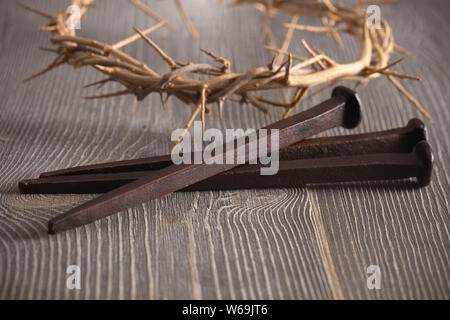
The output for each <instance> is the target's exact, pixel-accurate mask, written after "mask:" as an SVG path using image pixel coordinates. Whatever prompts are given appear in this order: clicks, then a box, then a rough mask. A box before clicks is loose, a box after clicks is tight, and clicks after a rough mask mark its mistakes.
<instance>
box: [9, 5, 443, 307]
mask: <svg viewBox="0 0 450 320" xmlns="http://www.w3.org/2000/svg"><path fill="white" fill-rule="evenodd" d="M24 2H26V3H29V4H30V5H33V6H35V7H38V8H41V9H43V10H47V11H51V12H56V11H59V10H61V9H62V8H63V2H62V1H56V0H52V1H50V0H47V1H43V0H39V1H24ZM185 2H186V1H185ZM147 3H152V8H153V9H154V10H155V11H157V12H158V13H160V14H161V15H162V16H165V17H168V18H169V20H170V22H171V23H172V24H174V25H175V26H176V28H177V32H170V31H169V30H158V31H156V32H154V33H152V34H151V37H152V39H153V40H154V41H156V42H157V43H159V44H160V45H161V47H162V48H163V49H164V50H166V51H167V52H168V53H169V54H171V55H172V56H173V57H175V58H176V59H177V60H181V61H196V62H199V61H208V58H207V57H205V56H203V55H202V54H201V53H200V51H199V50H198V48H199V47H201V48H205V49H209V50H212V51H214V52H216V53H218V54H220V55H222V56H225V57H227V58H229V59H230V60H231V61H232V63H233V64H232V68H233V69H234V70H236V71H239V70H248V69H250V68H253V67H255V66H259V65H263V64H266V63H268V62H269V61H270V59H271V57H272V55H271V54H270V53H268V52H265V51H264V50H263V49H262V43H261V42H260V29H259V22H260V18H261V17H260V14H259V12H258V11H256V10H254V9H252V8H250V7H241V8H222V7H220V6H219V5H217V4H216V2H214V1H209V0H198V1H189V4H190V5H189V6H187V8H186V9H187V11H188V12H189V14H190V16H191V18H192V20H193V23H194V25H195V26H196V27H197V29H198V31H199V33H200V36H201V39H200V42H199V43H198V44H197V43H195V42H194V41H192V40H191V39H190V38H189V34H188V33H187V31H185V29H183V26H182V23H181V21H180V19H179V16H178V13H177V12H176V11H175V9H174V8H175V7H174V6H173V4H171V2H168V1H147ZM449 10H450V2H449V1H426V2H425V1H418V0H417V1H403V2H402V3H401V4H400V5H397V6H393V7H384V8H383V11H382V14H383V15H384V17H385V18H386V19H388V21H389V22H390V23H391V25H392V26H393V30H394V35H395V37H396V40H397V42H398V43H399V44H400V45H402V46H403V47H405V48H407V49H409V50H410V51H412V52H414V53H415V55H416V57H415V59H413V60H411V59H405V60H404V61H403V62H402V63H401V64H400V65H399V66H398V67H396V69H397V70H399V71H401V72H408V73H411V74H415V75H419V76H420V77H421V78H422V79H423V80H422V81H421V82H412V81H408V82H407V81H405V82H404V83H405V86H406V87H407V88H408V89H409V90H410V91H411V92H412V93H413V94H414V95H415V96H416V97H417V98H418V99H419V100H420V101H421V102H422V103H423V105H424V106H425V107H426V109H427V110H428V111H429V113H430V114H431V115H432V116H433V117H434V119H435V120H436V122H435V124H431V123H430V122H427V121H426V120H424V121H425V122H426V125H427V126H428V129H429V140H430V144H431V145H432V147H433V151H434V155H435V168H434V177H433V180H432V183H431V185H430V186H429V187H427V188H423V189H417V188H415V185H414V183H413V182H411V181H398V182H383V183H369V184H368V183H356V184H346V185H334V186H320V187H319V186H316V187H308V188H296V189H273V190H248V191H245V190H244V191H223V192H189V193H188V192H184V193H176V194H173V195H169V196H166V197H164V198H162V199H159V200H155V201H151V202H149V203H146V204H144V205H141V206H139V207H137V208H134V209H131V210H128V211H127V212H123V213H120V214H118V215H115V216H112V217H110V218H108V219H105V220H102V221H99V222H96V223H94V224H91V225H88V226H85V227H82V228H79V229H76V230H73V231H69V232H66V233H63V234H60V235H57V236H50V235H48V234H47V233H46V230H47V229H46V225H47V221H48V220H49V219H50V218H51V217H54V216H56V215H58V214H60V213H62V212H64V211H66V210H68V209H70V208H72V207H74V206H76V205H78V204H81V203H83V202H85V201H87V200H89V199H92V198H93V197H95V195H84V196H78V195H52V196H50V195H21V194H19V193H18V188H17V182H18V181H19V180H21V179H24V178H31V177H37V176H38V175H39V173H40V172H42V171H46V170H54V169H59V168H64V167H68V166H75V165H82V164H90V163H96V162H103V161H111V160H120V159H128V158H135V157H143V156H149V155H158V154H164V153H167V152H169V150H170V147H171V143H170V141H169V137H170V133H171V131H172V130H173V129H174V128H177V127H181V126H183V124H184V121H185V120H186V118H187V117H188V115H189V113H190V111H191V108H192V107H186V106H184V105H182V104H181V103H180V102H178V101H176V100H172V99H171V100H169V103H168V107H167V110H165V111H164V110H163V109H162V107H161V105H160V102H159V97H158V96H156V95H155V96H152V97H150V98H147V99H146V100H145V101H143V102H140V103H138V102H136V101H135V99H134V98H133V97H120V98H115V99H110V100H98V101H86V100H83V99H82V98H81V97H82V96H86V95H90V94H94V93H96V91H95V90H94V89H92V88H90V89H82V86H83V85H85V84H88V83H90V82H93V81H96V80H99V79H101V75H99V74H98V73H96V72H94V71H93V70H90V69H80V70H73V69H72V68H71V67H67V66H64V67H61V68H60V69H57V70H55V71H53V72H51V73H49V74H47V75H45V76H43V77H41V78H39V79H38V80H35V81H32V82H30V83H22V80H23V79H24V78H26V77H27V76H29V75H31V74H33V73H35V72H37V71H39V70H40V69H42V68H43V67H45V66H46V65H47V64H48V63H50V62H51V60H52V59H53V58H54V57H53V55H52V54H51V53H48V52H43V51H39V47H41V46H44V47H45V46H48V41H47V33H45V32H42V31H37V30H36V28H37V27H38V26H40V25H43V24H44V23H45V22H46V21H45V20H44V19H43V18H41V17H39V16H37V15H35V14H32V13H30V12H27V11H25V10H23V9H21V8H19V7H18V6H17V4H16V2H15V1H1V2H0V18H1V19H0V21H1V24H0V31H1V34H2V37H1V39H0V49H1V55H0V77H1V84H2V85H1V86H0V97H1V99H0V101H1V102H0V298H2V299H11V298H21V299H37V298H39V299H71V298H77V299H91V298H103V299H116V298H119V299H129V298H145V299H147V298H150V299H166V298H169V299H170V298H177V299H183V298H188V299H191V298H193V299H228V298H231V299H233V298H244V299H246V298H249V299H266V298H267V299H342V298H345V299H380V298H383V299H392V298H393V299H411V298H412V299H417V298H438V299H449V298H450V289H449V285H450V281H449V274H450V268H449V249H450V246H449V232H448V227H449V209H448V208H449V200H448V196H449V193H450V185H449V171H450V165H449V159H450V158H449V147H450V138H449V131H450V129H449V123H450V112H449V108H448V103H449V101H450V93H449V92H450V91H449V87H450V79H449V76H448V71H449V69H450V63H449V54H448V53H449V52H450V43H449V42H448V41H447V39H446V35H448V34H449V33H450V25H449V22H448V12H449ZM88 15H89V16H88V19H87V20H86V21H82V25H81V31H80V34H81V35H84V36H88V37H93V38H98V39H100V40H104V41H107V42H111V43H112V42H115V41H118V40H121V39H123V38H125V37H126V36H128V35H130V34H132V33H133V32H132V29H131V27H132V26H134V25H136V26H138V27H140V28H144V27H147V26H149V25H151V24H153V23H154V22H153V21H152V20H150V19H149V18H148V17H147V16H146V15H145V14H144V13H142V12H139V11H138V10H137V9H135V8H134V7H133V6H131V5H130V4H129V3H128V2H126V1H118V0H114V1H104V2H100V3H99V6H98V8H96V9H91V10H90V11H89V12H88ZM288 19H289V18H288V17H287V16H283V15H281V16H279V17H277V18H276V19H275V21H274V22H273V28H274V30H275V33H276V35H277V37H278V39H279V42H281V39H282V37H283V35H284V32H285V30H283V28H282V27H280V24H281V23H282V22H286V21H288ZM305 20H306V21H305ZM302 21H303V22H306V23H309V22H313V21H312V20H310V19H304V20H302ZM302 37H304V38H305V39H307V40H308V42H309V43H311V44H314V45H316V46H317V47H320V48H321V49H323V50H324V51H325V52H327V53H329V54H330V55H331V56H332V57H335V58H336V59H337V60H338V61H349V60H350V59H352V58H355V57H356V56H357V54H358V45H357V43H356V42H355V41H354V40H352V39H349V38H345V39H344V40H345V44H346V47H345V50H339V49H338V47H337V45H336V44H335V43H334V42H333V40H332V39H328V38H327V37H324V36H323V37H322V36H318V35H311V34H308V33H304V32H300V31H296V32H295V34H294V40H293V42H292V44H291V46H290V50H291V51H292V52H294V53H299V54H301V53H302V49H301V47H300V39H301V38H302ZM125 51H126V52H128V53H129V54H131V55H132V56H135V57H137V58H139V59H142V60H144V61H145V62H147V63H148V64H149V65H151V66H152V67H154V68H155V69H157V70H158V71H163V70H166V65H164V64H163V63H162V62H161V60H160V59H159V57H158V56H157V55H156V54H155V53H154V52H153V51H152V50H150V49H149V48H148V46H147V45H146V44H145V43H144V42H143V41H138V42H137V43H136V44H134V45H131V46H129V47H127V48H126V49H125ZM115 89H117V87H114V86H112V87H107V88H104V89H103V91H100V92H108V91H113V90H115ZM329 94H330V92H329V91H328V92H324V93H323V94H321V95H319V96H317V97H315V98H313V99H311V100H309V101H306V102H305V103H303V105H302V107H301V108H306V107H308V106H311V105H313V104H315V103H317V102H319V101H320V100H323V99H325V98H327V97H328V95H329ZM360 95H361V98H362V101H363V103H364V105H365V111H364V112H365V113H364V120H363V122H362V124H361V125H360V127H359V128H357V129H356V130H355V132H364V131H370V130H382V129H388V128H392V127H398V126H403V125H405V124H406V123H407V120H408V119H409V118H411V117H414V116H419V117H420V114H419V113H418V111H417V110H416V109H414V107H413V106H412V105H411V104H410V103H408V101H407V100H406V99H404V97H402V96H401V95H400V94H399V93H398V92H397V91H396V89H395V88H394V87H393V86H392V85H391V84H390V83H389V82H388V81H387V79H376V80H374V81H373V82H371V83H370V84H369V86H368V87H367V88H365V89H362V90H361V91H360ZM273 96H274V98H277V97H278V98H280V97H281V95H280V94H279V93H273ZM280 115H281V114H280V112H279V111H277V110H275V111H273V112H272V113H271V114H270V115H268V116H266V115H264V114H262V113H260V112H258V111H257V110H255V109H254V108H251V107H248V106H239V105H237V104H232V103H229V104H227V105H226V107H225V109H224V120H223V121H219V120H218V117H216V116H215V117H208V120H207V121H208V123H207V125H208V126H209V127H218V128H221V129H225V128H249V127H253V128H258V127H261V126H263V125H265V124H268V123H270V122H272V121H274V120H276V119H278V118H279V117H280ZM422 118H423V117H422ZM344 132H345V130H343V129H342V130H341V129H336V130H332V131H330V132H328V133H327V134H337V133H344ZM347 132H348V131H347ZM69 265H79V266H80V268H81V275H82V279H81V287H82V288H81V290H68V289H67V288H66V279H67V274H66V269H67V267H68V266H69ZM369 265H379V266H380V268H381V285H382V288H381V290H368V289H367V286H366V279H367V276H368V275H367V274H366V269H367V267H368V266H369Z"/></svg>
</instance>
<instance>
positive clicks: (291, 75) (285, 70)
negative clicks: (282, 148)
mask: <svg viewBox="0 0 450 320" xmlns="http://www.w3.org/2000/svg"><path fill="white" fill-rule="evenodd" d="M93 2H94V0H72V4H74V5H78V6H79V7H80V9H81V16H82V17H85V15H86V11H87V9H88V8H89V7H90V6H92V4H93ZM130 2H132V3H133V4H135V5H136V6H137V7H138V8H140V9H142V10H144V11H145V12H147V14H149V15H151V16H152V17H153V18H155V19H156V20H158V23H157V24H155V25H154V26H151V27H149V28H148V29H146V30H139V29H138V28H136V27H135V28H134V31H135V32H136V35H132V36H130V37H129V38H127V39H124V40H121V41H119V42H117V43H116V44H113V45H110V44H107V43H103V42H100V41H97V40H93V39H88V38H83V37H80V36H78V35H76V34H75V31H74V30H71V29H69V28H68V27H67V25H66V21H67V19H68V18H69V16H68V13H66V11H65V10H64V11H62V12H60V13H57V14H49V13H46V12H42V11H40V10H38V9H34V8H31V7H28V6H24V7H25V8H27V9H29V10H31V11H33V12H35V13H37V14H39V15H41V16H44V17H45V18H47V19H49V20H50V23H49V24H48V25H47V26H45V27H44V28H42V29H43V30H48V31H50V32H51V35H50V41H51V43H52V44H53V45H55V46H56V49H47V50H49V51H53V52H55V53H56V54H57V57H56V59H55V60H54V61H53V62H52V64H50V66H48V67H47V68H46V69H44V70H43V71H41V72H39V73H38V74H36V75H34V76H31V77H29V78H28V79H27V80H29V79H33V78H35V77H37V76H40V75H42V74H44V73H45V72H48V71H49V70H52V69H53V68H56V67H58V66H59V65H62V64H65V63H67V64H70V65H72V66H74V67H75V68H77V67H81V66H91V67H93V68H95V69H96V70H98V71H99V72H101V73H103V74H104V75H105V78H104V79H102V80H100V81H97V82H95V83H93V84H91V85H97V86H103V85H104V84H105V83H108V82H112V81H115V82H118V83H120V84H121V85H123V86H124V89H123V90H120V91H118V92H113V93H109V94H104V95H98V96H92V97H87V98H89V99H95V98H108V97H116V96H120V95H125V94H134V95H135V96H136V97H137V99H138V100H143V99H144V98H145V97H146V96H148V95H149V94H151V93H154V92H156V93H158V94H159V95H160V96H161V101H162V103H163V104H164V103H165V101H166V100H167V98H168V97H170V96H174V97H176V98H177V99H179V100H181V101H182V102H184V103H185V104H188V105H194V106H195V109H194V111H193V112H192V114H191V116H190V118H189V119H188V121H187V123H186V126H185V132H187V130H189V127H190V126H191V124H192V123H193V121H194V119H195V118H196V117H197V116H198V115H199V114H200V115H201V120H202V123H203V128H205V114H207V113H210V112H211V109H210V108H209V105H211V104H217V105H218V107H219V108H218V109H219V114H220V116H221V115H222V108H223V105H224V101H225V100H231V101H239V102H241V103H247V104H249V105H252V106H254V107H255V108H257V109H259V110H261V111H263V112H268V109H267V108H266V105H269V106H273V107H277V108H283V109H284V110H285V111H284V117H287V116H288V115H289V114H290V113H291V112H292V111H293V110H294V109H295V108H296V107H297V106H298V105H299V103H300V101H301V100H302V99H303V98H304V97H305V96H306V94H307V92H308V91H309V89H310V88H313V87H316V86H318V85H321V84H328V85H333V84H334V83H336V82H337V81H340V80H354V81H357V83H358V84H363V85H365V84H367V82H368V81H369V80H370V79H373V78H377V77H380V76H386V77H387V78H388V79H389V80H390V81H391V82H392V83H393V84H394V85H395V86H396V87H397V88H398V89H399V90H400V92H402V93H403V94H404V95H405V96H407V98H408V99H409V100H410V101H411V102H412V103H414V104H415V105H416V106H417V107H418V108H419V110H420V111H421V112H422V113H423V114H424V115H425V116H426V117H427V118H429V119H430V120H431V118H430V116H429V115H428V114H427V113H426V112H425V110H424V109H423V108H422V106H421V105H420V104H419V102H418V101H417V100H416V99H414V98H413V97H412V96H411V95H410V94H409V93H408V92H407V91H406V89H405V88H404V87H403V86H402V85H401V84H400V82H398V81H397V79H400V80H402V79H414V80H417V79H418V78H417V77H413V76H411V75H407V74H401V73H399V72H396V71H393V70H391V67H392V66H394V65H395V64H396V63H398V62H399V61H396V62H394V63H389V59H390V57H391V55H392V54H393V51H394V50H395V49H397V50H398V51H403V52H404V53H405V50H404V49H401V48H400V47H399V46H397V45H396V44H395V43H394V38H393V35H392V30H391V27H390V26H389V24H388V23H387V22H386V21H385V20H382V21H381V25H382V29H370V30H369V29H368V28H367V27H366V16H365V12H364V11H362V10H358V5H356V6H354V7H353V8H348V7H344V6H341V5H334V4H332V3H331V2H330V1H329V0H297V1H295V0H291V1H288V0H238V1H236V3H237V4H242V3H251V4H254V5H255V6H257V7H258V8H259V9H261V10H263V11H264V12H265V16H267V17H271V16H273V15H274V14H275V13H277V12H279V11H285V12H289V13H291V14H292V19H291V23H290V24H287V25H286V27H287V28H288V31H287V34H286V38H285V40H284V42H283V45H282V48H281V49H277V48H274V47H266V49H268V50H271V51H274V52H276V56H275V58H274V59H273V60H272V62H271V63H270V64H269V65H268V66H262V67H258V68H255V69H252V70H249V71H247V72H244V73H236V72H232V71H230V67H231V63H230V61H228V60H227V59H225V58H223V57H220V56H219V55H217V54H215V53H213V52H210V51H206V50H202V51H203V52H204V53H205V54H207V55H208V56H209V57H211V58H212V59H213V60H214V61H215V62H216V63H218V64H219V66H215V65H210V64H195V63H180V62H178V61H176V60H175V59H173V58H172V57H170V56H169V55H168V54H166V53H165V52H164V51H163V50H162V49H161V48H160V47H159V46H158V45H157V44H156V43H155V42H154V41H152V40H151V39H150V38H149V37H148V36H147V34H148V33H150V32H152V31H154V30H156V29H158V28H160V27H162V26H164V25H165V26H167V20H165V19H162V18H160V17H159V16H158V15H156V14H155V13H153V11H151V10H150V9H148V8H147V7H145V6H144V5H143V4H142V3H141V2H139V1H137V0H130ZM177 3H178V4H179V3H180V2H179V1H177ZM182 14H183V15H185V13H182ZM299 15H315V16H317V17H319V18H320V21H321V22H322V26H320V27H317V26H304V25H299V24H297V17H298V16H299ZM265 23H266V22H265ZM169 27H170V26H169ZM297 29H298V30H306V31H312V32H325V33H328V34H331V35H332V36H333V37H334V38H335V39H336V41H338V43H339V44H341V45H342V41H341V40H340V34H341V33H349V34H352V35H353V36H355V37H356V38H357V39H358V40H359V42H360V44H361V51H360V55H359V58H358V59H357V60H356V61H353V62H351V63H345V64H341V63H338V62H336V61H334V60H333V59H332V58H330V57H329V56H327V55H326V54H325V53H323V52H322V51H320V50H318V49H317V48H314V47H311V46H309V45H308V44H307V43H306V41H304V40H302V44H303V46H304V48H305V51H306V52H307V53H308V55H309V57H301V56H298V55H294V54H292V53H290V52H288V47H289V42H290V40H291V38H292V35H293V32H294V30H297ZM191 32H193V31H192V30H191ZM270 33H271V32H270V27H269V26H268V25H266V26H265V27H263V34H266V35H269V34H270ZM138 38H142V39H143V40H144V41H146V42H147V44H148V45H149V47H150V48H151V49H152V50H155V51H156V52H157V53H158V54H159V55H160V57H161V59H162V61H164V62H165V63H166V64H167V65H168V67H169V71H168V72H167V73H165V74H158V73H157V72H156V71H154V70H153V69H152V68H150V67H149V66H148V65H146V64H145V63H143V62H140V61H138V60H136V59H135V58H133V57H131V56H129V55H127V54H126V53H124V52H123V51H121V50H120V48H121V47H123V46H126V45H128V44H130V43H132V42H133V41H136V40H137V39H138ZM399 48H400V49H399ZM284 58H285V61H284V62H283V59H284ZM294 60H295V61H296V62H294ZM192 74H197V75H199V74H200V75H206V76H207V77H206V79H204V80H198V79H194V78H193V77H189V75H192ZM91 85H88V86H91ZM283 88H296V91H295V93H294V95H293V97H292V99H291V101H289V102H287V103H286V102H278V101H272V100H269V99H268V98H265V97H263V96H260V95H257V94H256V93H255V92H257V91H265V90H269V89H283ZM320 90H321V89H320ZM316 93H317V91H316ZM314 94H315V93H312V95H314ZM164 95H166V97H165V98H164ZM310 96H311V95H310ZM181 139H182V136H181V137H180V140H179V141H181Z"/></svg>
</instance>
